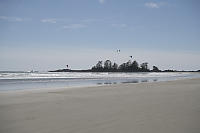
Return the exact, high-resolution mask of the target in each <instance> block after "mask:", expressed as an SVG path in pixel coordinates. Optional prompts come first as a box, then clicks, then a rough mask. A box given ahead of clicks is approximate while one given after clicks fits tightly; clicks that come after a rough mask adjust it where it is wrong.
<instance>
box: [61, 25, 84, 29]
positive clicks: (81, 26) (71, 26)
mask: <svg viewBox="0 0 200 133" xmlns="http://www.w3.org/2000/svg"><path fill="white" fill-rule="evenodd" d="M85 27H86V25H83V24H70V25H65V26H63V28H64V29H80V28H85Z"/></svg>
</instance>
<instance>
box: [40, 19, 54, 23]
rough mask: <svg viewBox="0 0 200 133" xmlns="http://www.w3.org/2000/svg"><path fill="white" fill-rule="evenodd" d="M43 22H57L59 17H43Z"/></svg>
mask: <svg viewBox="0 0 200 133" xmlns="http://www.w3.org/2000/svg"><path fill="white" fill-rule="evenodd" d="M41 22H43V23H57V19H55V18H47V19H42V20H41Z"/></svg>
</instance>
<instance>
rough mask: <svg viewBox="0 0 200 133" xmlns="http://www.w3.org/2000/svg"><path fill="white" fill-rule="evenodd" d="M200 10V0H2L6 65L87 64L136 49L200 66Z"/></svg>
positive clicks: (1, 56)
mask: <svg viewBox="0 0 200 133" xmlns="http://www.w3.org/2000/svg"><path fill="white" fill-rule="evenodd" d="M199 12H200V1H199V0H0V70H32V69H33V70H52V69H53V70H54V69H58V68H64V67H65V65H66V64H68V65H69V66H70V68H72V69H87V68H90V67H92V65H95V64H96V62H97V61H98V60H106V59H110V60H111V61H115V62H117V63H118V64H120V63H122V62H125V61H128V60H129V56H130V55H132V56H133V58H134V59H136V60H137V61H138V62H139V63H142V62H145V61H146V62H149V64H150V66H152V65H157V66H158V67H159V68H161V69H168V68H169V69H178V70H198V69H200V61H199V60H200V15H199ZM117 49H120V50H121V52H120V53H117V52H116V51H117Z"/></svg>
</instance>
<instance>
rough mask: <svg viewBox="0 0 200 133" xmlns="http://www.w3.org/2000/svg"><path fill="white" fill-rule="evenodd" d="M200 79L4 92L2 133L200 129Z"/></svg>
mask: <svg viewBox="0 0 200 133" xmlns="http://www.w3.org/2000/svg"><path fill="white" fill-rule="evenodd" d="M199 123H200V79H186V80H177V81H166V82H154V83H139V84H121V85H108V86H99V87H87V88H72V89H59V90H46V91H39V90H36V91H27V92H26V91H12V92H0V132H1V133H199V131H200V125H199Z"/></svg>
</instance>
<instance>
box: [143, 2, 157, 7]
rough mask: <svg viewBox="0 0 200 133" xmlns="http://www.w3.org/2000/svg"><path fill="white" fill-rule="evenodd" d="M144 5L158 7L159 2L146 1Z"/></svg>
mask: <svg viewBox="0 0 200 133" xmlns="http://www.w3.org/2000/svg"><path fill="white" fill-rule="evenodd" d="M144 5H145V6H146V7H148V8H160V6H161V4H160V3H155V2H147V3H145V4H144Z"/></svg>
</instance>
